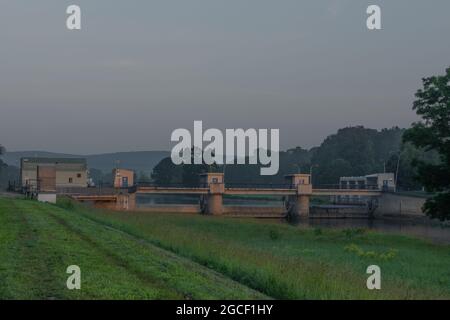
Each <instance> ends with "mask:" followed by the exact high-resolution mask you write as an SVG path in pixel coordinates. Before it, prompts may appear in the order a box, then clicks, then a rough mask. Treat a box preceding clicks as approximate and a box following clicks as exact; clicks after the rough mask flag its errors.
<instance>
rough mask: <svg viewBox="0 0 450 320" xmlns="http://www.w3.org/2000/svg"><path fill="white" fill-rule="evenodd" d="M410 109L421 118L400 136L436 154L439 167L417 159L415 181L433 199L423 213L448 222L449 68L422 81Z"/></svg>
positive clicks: (449, 191) (449, 155) (449, 204)
mask: <svg viewBox="0 0 450 320" xmlns="http://www.w3.org/2000/svg"><path fill="white" fill-rule="evenodd" d="M422 81H423V88H422V89H419V90H418V91H417V93H416V98H417V99H416V101H415V102H414V106H413V109H414V110H415V111H416V113H417V115H419V116H420V117H421V118H422V119H421V120H420V121H419V122H416V123H414V124H413V126H412V128H411V129H409V130H407V131H406V132H405V134H404V136H403V138H404V141H409V142H411V143H412V144H414V145H415V146H416V147H418V148H424V149H425V150H427V151H431V150H434V151H436V152H437V153H438V154H439V157H440V162H439V163H438V164H432V163H427V162H425V161H423V160H416V161H415V162H414V166H415V167H416V168H417V173H418V175H417V179H418V180H419V181H420V182H421V183H422V184H423V185H424V186H425V188H426V190H427V191H429V192H434V193H435V196H434V197H432V198H430V199H428V200H427V202H426V203H425V206H424V210H425V212H426V213H427V214H428V215H429V216H431V217H432V218H438V219H440V220H450V68H448V69H447V70H446V74H445V75H443V76H434V77H429V78H424V79H423V80H422Z"/></svg>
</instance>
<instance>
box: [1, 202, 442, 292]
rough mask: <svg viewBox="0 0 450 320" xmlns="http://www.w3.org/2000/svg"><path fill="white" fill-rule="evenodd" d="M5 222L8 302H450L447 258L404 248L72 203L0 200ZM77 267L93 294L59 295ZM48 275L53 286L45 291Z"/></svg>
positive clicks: (364, 235) (328, 232)
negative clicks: (375, 272) (69, 269)
mask: <svg viewBox="0 0 450 320" xmlns="http://www.w3.org/2000/svg"><path fill="white" fill-rule="evenodd" d="M0 213H1V215H0V217H1V218H2V221H1V224H0V235H1V236H2V239H5V237H7V238H8V240H9V243H14V247H15V249H17V250H13V249H11V246H10V245H9V246H6V245H4V243H7V242H5V241H1V242H0V243H2V244H3V245H2V247H1V248H2V249H1V250H0V256H1V262H0V265H1V267H0V273H1V277H0V279H4V280H1V281H3V283H2V285H0V288H8V290H9V291H5V289H0V290H3V291H0V296H2V297H5V296H6V297H18V296H19V297H20V296H21V295H20V293H22V294H23V295H25V293H26V292H29V295H31V294H32V293H33V292H35V293H40V295H39V297H42V296H44V297H45V296H56V297H58V298H59V297H69V298H78V297H85V298H86V297H87V298H97V297H105V296H106V297H109V298H123V297H125V298H126V297H131V298H142V297H143V296H144V297H145V296H148V297H149V298H155V297H159V298H163V299H164V298H170V297H171V296H175V297H181V298H188V297H190V298H194V299H197V298H217V299H227V298H236V299H241V298H258V297H271V298H277V299H450V274H449V273H448V270H449V269H450V246H448V245H438V244H433V243H431V242H428V241H423V240H419V239H414V238H411V237H406V236H398V235H388V234H381V233H376V232H371V231H366V230H365V229H343V230H332V229H326V228H318V227H315V228H298V227H295V226H290V225H285V224H280V223H276V222H270V221H261V220H252V219H235V218H224V217H209V216H200V215H178V214H148V213H137V212H136V213H133V212H132V213H124V212H111V211H106V210H94V209H91V208H88V207H86V206H83V205H80V204H78V203H72V202H69V201H66V200H64V201H60V202H59V203H58V206H54V205H48V204H40V203H36V202H33V201H27V200H15V199H1V200H0ZM17 213H20V214H17ZM12 226H14V227H12ZM23 228H29V229H30V230H31V231H30V232H31V234H30V235H29V236H26V232H25V231H26V229H23ZM11 229H12V230H13V231H12V232H10V231H8V230H11ZM16 229H17V230H16ZM22 229H23V230H22ZM14 230H16V231H14ZM5 234H6V236H5ZM28 243H29V244H32V247H31V248H32V249H31V248H30V247H28ZM16 251H18V252H19V254H17V252H16ZM15 252H16V253H15ZM30 252H32V253H33V258H32V261H42V260H43V261H50V264H48V263H44V262H40V263H38V264H37V265H36V266H35V265H33V264H30V262H32V261H29V260H30V259H29V258H28V256H27V254H26V253H28V254H29V253H30ZM86 257H89V258H88V259H86ZM5 261H6V262H5ZM8 261H9V262H8ZM80 261H81V262H80ZM149 261H150V262H151V263H150V262H149ZM68 263H69V264H77V263H79V264H82V266H81V267H82V270H85V271H84V272H83V274H84V275H85V276H83V279H84V281H85V282H84V283H85V284H86V288H83V289H82V290H81V291H80V292H79V293H72V292H69V293H66V291H67V290H64V289H60V287H59V286H60V285H62V284H65V282H64V281H65V280H64V279H65V277H66V274H65V272H64V271H65V270H63V267H62V266H61V265H65V264H68ZM373 264H376V265H379V266H380V268H381V272H382V275H381V279H382V289H381V290H378V291H369V290H368V289H367V288H366V280H367V277H368V275H367V274H366V269H367V267H368V266H369V265H373ZM27 268H30V271H28V272H27V274H28V276H30V275H29V273H32V274H34V273H36V276H35V281H34V282H33V281H23V280H21V279H23V275H22V273H23V272H26V271H25V270H27ZM33 270H34V271H33ZM42 270H46V272H47V274H48V276H47V277H48V279H47V281H48V282H45V281H43V282H41V281H40V280H39V279H38V277H37V275H38V274H40V272H41V271H42ZM5 275H7V277H5ZM54 277H56V279H57V281H54V280H52V279H53V278H54ZM84 277H86V278H84ZM5 279H6V280H5ZM144 279H147V280H146V281H144ZM150 279H151V280H150ZM216 279H219V280H220V281H218V282H217V283H216V282H215V281H216ZM94 280H95V282H99V283H100V284H105V283H110V284H111V285H112V286H113V289H112V290H107V289H102V288H103V287H102V286H101V285H95V284H93V282H92V281H94ZM213 280H214V281H213ZM152 283H155V284H158V285H156V286H155V287H153V286H152ZM216 287H217V288H216ZM33 288H34V289H33ZM149 288H152V289H149ZM155 288H156V289H155ZM36 290H37V291H36ZM55 292H56V293H55ZM130 292H131V293H130ZM149 292H150V293H149ZM157 292H160V293H159V295H158V294H157ZM180 292H181V293H182V294H181V295H180Z"/></svg>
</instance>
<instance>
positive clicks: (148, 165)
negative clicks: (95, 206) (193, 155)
mask: <svg viewBox="0 0 450 320" xmlns="http://www.w3.org/2000/svg"><path fill="white" fill-rule="evenodd" d="M169 155H170V153H169V152H168V151H136V152H116V153H105V154H94V155H79V154H66V153H55V152H47V151H15V152H7V153H6V154H4V155H3V156H1V159H2V160H3V161H4V162H5V163H6V164H7V165H10V166H16V167H20V158H23V157H51V158H86V160H87V162H88V166H89V168H91V169H98V170H101V171H103V172H104V173H109V172H111V170H112V169H113V168H114V167H116V166H117V162H119V164H118V166H119V167H121V168H126V169H133V170H135V171H136V173H140V172H141V171H142V172H145V173H147V174H149V173H150V172H151V171H152V170H153V167H154V166H156V165H157V164H158V162H159V161H161V160H162V159H163V158H165V157H168V156H169Z"/></svg>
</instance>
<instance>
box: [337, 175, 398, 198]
mask: <svg viewBox="0 0 450 320" xmlns="http://www.w3.org/2000/svg"><path fill="white" fill-rule="evenodd" d="M339 189H345V190H347V189H358V190H380V191H385V192H386V191H395V175H394V174H393V173H374V174H369V175H365V176H359V177H341V178H340V179H339ZM366 200H367V199H366V198H365V197H363V196H358V195H353V196H350V195H346V196H337V197H336V198H335V202H338V203H365V202H366Z"/></svg>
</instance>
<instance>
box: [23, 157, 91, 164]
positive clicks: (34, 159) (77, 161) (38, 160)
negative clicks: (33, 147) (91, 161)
mask: <svg viewBox="0 0 450 320" xmlns="http://www.w3.org/2000/svg"><path fill="white" fill-rule="evenodd" d="M20 160H21V162H27V163H43V164H49V163H63V164H64V163H67V164H69V163H73V164H86V159H84V158H41V157H24V158H21V159H20Z"/></svg>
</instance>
